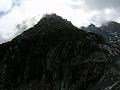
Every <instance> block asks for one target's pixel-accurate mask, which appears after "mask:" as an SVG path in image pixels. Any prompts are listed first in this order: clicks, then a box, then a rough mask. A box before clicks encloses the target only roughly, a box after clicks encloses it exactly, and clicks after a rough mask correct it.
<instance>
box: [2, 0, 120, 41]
mask: <svg viewBox="0 0 120 90" xmlns="http://www.w3.org/2000/svg"><path fill="white" fill-rule="evenodd" d="M105 1H108V0H102V1H101V0H0V11H4V12H7V11H8V10H10V9H11V7H12V6H13V5H14V7H13V8H12V9H11V11H10V12H9V13H7V14H6V15H4V16H2V17H0V36H1V37H3V38H5V39H10V38H12V37H13V36H14V33H16V29H15V27H16V25H17V24H19V23H21V22H22V21H25V20H29V19H31V18H32V17H34V16H39V17H37V20H39V19H40V18H41V17H42V15H43V14H46V13H56V14H58V15H60V16H62V17H63V18H66V19H68V20H70V21H71V22H72V23H73V24H74V25H76V26H78V27H80V26H81V25H88V24H89V23H91V22H92V23H95V24H97V25H99V24H100V23H102V22H104V21H109V20H117V21H120V18H119V15H120V14H119V13H118V11H117V10H118V8H119V5H118V4H119V0H116V1H114V2H113V0H109V1H110V2H105ZM112 3H114V4H112Z"/></svg>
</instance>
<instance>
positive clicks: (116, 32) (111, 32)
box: [82, 21, 120, 90]
mask: <svg viewBox="0 0 120 90" xmlns="http://www.w3.org/2000/svg"><path fill="white" fill-rule="evenodd" d="M82 29H84V30H85V31H87V32H93V33H96V34H100V35H102V36H103V37H104V38H105V39H106V41H107V43H108V44H109V46H110V47H111V51H112V56H111V63H110V64H109V66H108V70H107V71H106V74H105V76H104V77H105V78H104V79H103V81H102V86H103V87H104V86H112V84H113V85H114V83H116V82H119V81H120V63H119V62H120V24H119V23H117V22H114V21H110V22H107V23H106V24H104V25H102V26H101V27H96V26H95V25H94V24H90V25H89V26H88V27H82ZM119 85H120V83H119V84H118V86H116V87H114V88H112V89H105V90H120V87H119Z"/></svg>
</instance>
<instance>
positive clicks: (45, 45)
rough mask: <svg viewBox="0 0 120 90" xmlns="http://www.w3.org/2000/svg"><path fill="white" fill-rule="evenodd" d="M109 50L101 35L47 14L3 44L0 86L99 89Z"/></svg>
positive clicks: (13, 88)
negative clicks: (31, 26)
mask: <svg viewBox="0 0 120 90" xmlns="http://www.w3.org/2000/svg"><path fill="white" fill-rule="evenodd" d="M109 52H110V51H109V48H108V46H107V44H106V43H105V40H104V38H103V37H102V36H101V35H98V34H95V33H89V32H86V31H83V30H82V29H78V28H77V27H75V26H73V25H72V23H71V22H69V21H67V20H65V19H63V18H62V17H60V16H57V15H56V14H51V15H46V16H44V17H43V18H42V19H41V20H40V21H39V22H38V24H36V25H35V26H34V27H33V28H30V29H29V30H27V31H25V32H23V33H22V34H21V35H19V36H17V37H16V38H14V39H13V40H12V41H10V42H7V43H4V44H1V45H0V89H8V90H97V89H98V90H99V82H100V80H101V78H102V76H103V75H104V71H105V67H106V65H107V64H108V60H109V59H108V58H109ZM95 86H96V87H95Z"/></svg>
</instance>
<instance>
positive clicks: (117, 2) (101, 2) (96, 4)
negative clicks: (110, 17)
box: [71, 0, 120, 9]
mask: <svg viewBox="0 0 120 90" xmlns="http://www.w3.org/2000/svg"><path fill="white" fill-rule="evenodd" d="M72 1H73V2H74V3H75V2H76V3H77V5H75V4H72V5H71V7H72V8H74V7H75V8H79V7H81V5H79V4H78V3H79V2H78V1H82V2H84V5H82V7H87V8H88V9H104V8H120V0H72Z"/></svg>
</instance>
